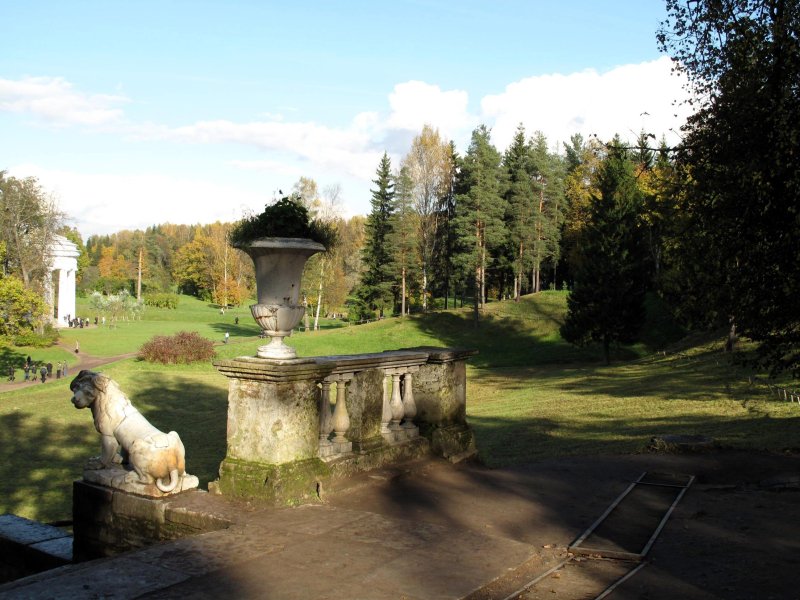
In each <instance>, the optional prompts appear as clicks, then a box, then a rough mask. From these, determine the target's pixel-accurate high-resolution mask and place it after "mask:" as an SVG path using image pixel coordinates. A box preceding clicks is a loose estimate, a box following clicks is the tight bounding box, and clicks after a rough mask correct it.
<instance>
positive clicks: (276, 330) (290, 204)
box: [230, 195, 336, 359]
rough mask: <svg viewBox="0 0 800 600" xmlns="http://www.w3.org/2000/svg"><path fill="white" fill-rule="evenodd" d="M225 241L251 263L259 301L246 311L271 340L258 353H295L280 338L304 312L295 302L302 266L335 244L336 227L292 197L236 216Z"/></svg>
mask: <svg viewBox="0 0 800 600" xmlns="http://www.w3.org/2000/svg"><path fill="white" fill-rule="evenodd" d="M230 242H231V245H232V246H233V247H234V248H239V249H240V250H242V251H244V252H246V253H247V254H248V255H249V256H250V258H252V259H253V265H254V266H255V272H256V289H257V299H258V303H257V304H253V305H252V306H250V312H251V313H252V314H253V318H254V319H255V320H256V322H257V323H258V324H259V325H260V326H261V329H262V330H264V333H265V334H266V335H267V336H269V337H270V338H271V339H270V343H269V344H266V345H264V346H260V347H259V348H258V356H259V357H261V358H273V359H289V358H295V357H296V356H297V353H296V352H295V350H294V348H292V347H290V346H287V345H286V344H284V342H283V338H285V337H286V336H289V335H291V333H292V329H294V327H295V326H296V325H297V324H298V323H299V322H300V320H301V319H302V318H303V314H304V312H305V307H304V306H303V305H302V304H300V303H299V301H300V280H301V278H302V276H303V267H304V266H305V264H306V261H307V260H308V259H309V257H310V256H312V255H313V254H316V253H317V252H324V251H325V250H326V249H330V248H331V247H332V246H333V245H334V244H335V243H336V231H335V230H334V228H333V226H332V225H331V224H329V223H323V222H321V221H320V220H318V219H311V218H310V216H309V214H308V210H307V209H306V207H305V206H303V204H302V203H301V201H300V198H299V196H297V195H294V196H292V197H285V198H282V199H280V200H279V201H278V202H276V203H275V204H272V205H267V207H266V208H265V209H264V211H263V212H262V213H260V214H258V215H254V216H251V217H246V218H244V219H243V220H241V221H240V222H239V223H237V224H236V226H234V228H233V230H232V231H231V234H230Z"/></svg>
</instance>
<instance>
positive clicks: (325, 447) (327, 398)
mask: <svg viewBox="0 0 800 600" xmlns="http://www.w3.org/2000/svg"><path fill="white" fill-rule="evenodd" d="M332 430H333V420H332V417H331V381H330V380H329V379H324V380H323V381H322V393H321V394H320V407H319V455H320V456H321V457H325V456H330V455H331V454H332V452H333V445H332V444H331V441H330V440H329V439H328V436H330V434H331V431H332Z"/></svg>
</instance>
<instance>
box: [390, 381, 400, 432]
mask: <svg viewBox="0 0 800 600" xmlns="http://www.w3.org/2000/svg"><path fill="white" fill-rule="evenodd" d="M389 406H390V408H391V409H392V423H391V424H390V425H389V428H390V429H391V430H392V431H393V432H395V438H396V437H397V433H398V432H402V430H403V428H402V427H401V426H400V421H401V420H402V419H403V400H402V399H401V397H400V372H399V371H398V370H393V371H392V399H391V401H390V402H389Z"/></svg>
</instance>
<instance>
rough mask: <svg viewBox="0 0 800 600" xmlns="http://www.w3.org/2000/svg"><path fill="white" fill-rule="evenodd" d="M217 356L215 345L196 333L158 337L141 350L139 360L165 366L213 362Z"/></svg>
mask: <svg viewBox="0 0 800 600" xmlns="http://www.w3.org/2000/svg"><path fill="white" fill-rule="evenodd" d="M215 355H216V352H214V343H213V342H212V341H211V340H208V339H206V338H204V337H201V336H200V335H199V334H197V333H196V332H194V331H180V332H178V333H176V334H175V335H169V336H167V335H157V336H156V337H154V338H153V339H152V340H150V341H149V342H146V343H145V344H144V345H143V346H142V347H141V348H140V349H139V358H141V359H142V360H146V361H148V362H159V363H162V364H165V365H174V364H187V363H193V362H198V361H201V360H211V359H212V358H214V356H215Z"/></svg>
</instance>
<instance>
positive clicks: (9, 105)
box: [0, 77, 127, 127]
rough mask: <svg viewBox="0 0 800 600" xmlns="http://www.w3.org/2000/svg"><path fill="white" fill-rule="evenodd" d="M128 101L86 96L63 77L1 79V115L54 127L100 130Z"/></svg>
mask: <svg viewBox="0 0 800 600" xmlns="http://www.w3.org/2000/svg"><path fill="white" fill-rule="evenodd" d="M126 100H127V99H126V98H125V97H124V96H119V95H111V94H85V93H82V92H79V91H77V90H75V89H74V88H73V86H72V84H71V83H70V82H68V81H67V80H65V79H64V78H62V77H25V78H23V79H20V80H12V79H3V78H0V111H7V112H15V113H27V114H31V115H33V116H35V117H37V118H39V119H42V120H44V121H46V122H48V123H50V124H52V125H55V126H62V127H63V126H66V125H84V126H100V125H107V124H110V123H114V122H118V121H120V120H121V119H122V110H121V109H119V108H115V106H116V105H117V104H119V103H121V102H125V101H126Z"/></svg>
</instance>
